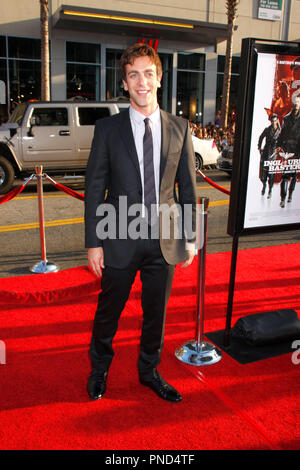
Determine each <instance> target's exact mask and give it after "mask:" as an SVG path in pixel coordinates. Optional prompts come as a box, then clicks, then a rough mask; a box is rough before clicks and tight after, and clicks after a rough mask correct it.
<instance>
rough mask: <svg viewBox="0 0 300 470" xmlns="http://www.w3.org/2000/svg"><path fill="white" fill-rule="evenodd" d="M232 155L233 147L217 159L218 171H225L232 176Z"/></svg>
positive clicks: (225, 149) (225, 150)
mask: <svg viewBox="0 0 300 470" xmlns="http://www.w3.org/2000/svg"><path fill="white" fill-rule="evenodd" d="M232 155H233V149H232V147H230V148H224V149H223V150H222V152H221V155H220V156H219V158H218V159H217V169H218V170H221V171H225V172H226V173H227V174H228V175H230V176H231V174H232Z"/></svg>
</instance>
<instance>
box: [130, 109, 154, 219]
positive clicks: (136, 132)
mask: <svg viewBox="0 0 300 470" xmlns="http://www.w3.org/2000/svg"><path fill="white" fill-rule="evenodd" d="M129 116H130V122H131V127H132V132H133V137H134V142H135V147H136V151H137V155H138V159H139V165H140V173H141V180H142V188H143V199H142V203H143V204H144V147H143V139H144V134H145V122H144V120H145V118H146V116H144V114H141V113H139V112H138V111H136V110H135V109H134V108H133V107H132V106H130V107H129ZM148 118H149V124H150V128H151V132H152V140H153V165H154V181H155V194H156V204H157V212H158V204H159V167H160V152H161V118H160V109H159V106H157V108H156V110H155V111H154V113H152V114H151V115H150V116H148Z"/></svg>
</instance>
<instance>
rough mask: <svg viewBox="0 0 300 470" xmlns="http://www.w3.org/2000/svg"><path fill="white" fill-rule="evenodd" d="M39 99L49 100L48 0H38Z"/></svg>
mask: <svg viewBox="0 0 300 470" xmlns="http://www.w3.org/2000/svg"><path fill="white" fill-rule="evenodd" d="M40 5H41V13H40V26H41V100H42V101H50V73H49V30H48V0H40Z"/></svg>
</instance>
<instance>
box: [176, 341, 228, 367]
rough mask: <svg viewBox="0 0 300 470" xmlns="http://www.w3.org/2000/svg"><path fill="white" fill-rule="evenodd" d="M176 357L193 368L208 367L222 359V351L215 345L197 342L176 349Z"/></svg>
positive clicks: (190, 342)
mask: <svg viewBox="0 0 300 470" xmlns="http://www.w3.org/2000/svg"><path fill="white" fill-rule="evenodd" d="M175 356H176V357H177V359H179V360H180V361H181V362H184V363H185V364H190V365H191V366H207V365H210V364H215V363H216V362H219V361H220V360H221V359H222V353H221V351H220V350H219V349H218V348H216V347H215V345H213V344H211V343H209V342H206V341H203V342H202V343H197V341H189V342H187V343H184V345H183V346H181V347H180V348H177V349H176V351H175Z"/></svg>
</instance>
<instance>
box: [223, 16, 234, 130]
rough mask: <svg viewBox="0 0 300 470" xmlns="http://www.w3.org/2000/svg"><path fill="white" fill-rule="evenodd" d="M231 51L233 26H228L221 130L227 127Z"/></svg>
mask: <svg viewBox="0 0 300 470" xmlns="http://www.w3.org/2000/svg"><path fill="white" fill-rule="evenodd" d="M232 49H233V24H231V25H228V38H227V44H226V57H225V67H224V80H223V93H222V107H221V127H222V128H223V129H225V128H226V127H227V126H228V112H229V97H230V84H231V66H232Z"/></svg>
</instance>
